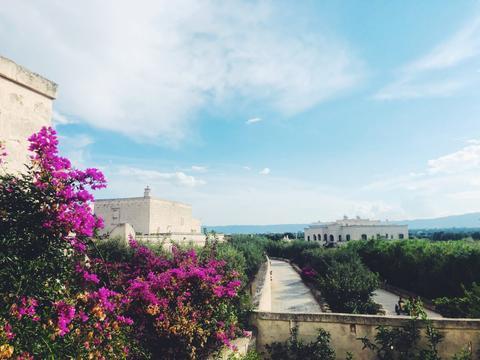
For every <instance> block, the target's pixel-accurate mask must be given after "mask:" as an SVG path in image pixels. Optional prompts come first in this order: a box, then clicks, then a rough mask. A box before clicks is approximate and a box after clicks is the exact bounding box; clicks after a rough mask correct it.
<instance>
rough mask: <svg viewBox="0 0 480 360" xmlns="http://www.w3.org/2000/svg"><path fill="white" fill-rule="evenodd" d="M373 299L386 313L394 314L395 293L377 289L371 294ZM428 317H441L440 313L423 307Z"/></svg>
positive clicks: (396, 298) (396, 296) (396, 297)
mask: <svg viewBox="0 0 480 360" xmlns="http://www.w3.org/2000/svg"><path fill="white" fill-rule="evenodd" d="M373 301H375V302H376V303H377V304H380V305H382V306H383V309H384V310H385V314H386V315H396V313H395V304H397V303H398V295H395V294H393V293H391V292H389V291H386V290H383V289H378V290H376V291H375V293H374V294H373ZM425 311H426V313H427V315H428V317H429V318H441V317H442V315H440V314H438V313H436V312H433V311H431V310H427V309H425Z"/></svg>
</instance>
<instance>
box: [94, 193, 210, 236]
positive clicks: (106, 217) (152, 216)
mask: <svg viewBox="0 0 480 360" xmlns="http://www.w3.org/2000/svg"><path fill="white" fill-rule="evenodd" d="M94 211H95V215H97V216H100V217H101V218H103V221H104V222H105V228H104V229H103V231H102V233H101V234H110V233H112V231H113V230H114V229H115V228H116V227H118V226H120V225H123V224H130V225H131V226H132V227H133V229H134V231H135V233H136V234H137V238H139V239H142V240H145V241H152V242H153V241H158V240H162V239H167V240H173V241H180V242H181V241H192V242H195V243H204V242H205V235H204V234H202V230H201V225H200V221H199V220H197V219H194V218H193V217H192V207H191V205H187V204H183V203H180V202H176V201H169V200H163V199H158V198H155V197H152V196H150V188H149V187H147V188H146V189H145V192H144V195H143V197H133V198H120V199H97V200H95V205H94Z"/></svg>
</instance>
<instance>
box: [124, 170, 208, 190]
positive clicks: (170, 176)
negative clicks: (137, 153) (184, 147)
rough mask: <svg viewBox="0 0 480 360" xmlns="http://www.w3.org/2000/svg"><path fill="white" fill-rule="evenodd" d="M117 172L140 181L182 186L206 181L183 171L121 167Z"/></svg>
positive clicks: (191, 185) (193, 185) (190, 185)
mask: <svg viewBox="0 0 480 360" xmlns="http://www.w3.org/2000/svg"><path fill="white" fill-rule="evenodd" d="M116 173H117V174H118V175H120V176H125V177H130V178H134V179H135V181H138V182H148V183H152V182H160V183H162V182H166V183H170V184H173V185H178V186H182V187H196V186H199V185H204V184H205V183H206V182H205V181H203V180H200V179H197V178H196V177H194V176H191V175H187V174H185V173H184V172H183V171H176V172H160V171H157V170H148V169H140V168H135V167H126V166H125V167H120V168H119V169H118V171H116Z"/></svg>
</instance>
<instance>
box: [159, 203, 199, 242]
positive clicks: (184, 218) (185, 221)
mask: <svg viewBox="0 0 480 360" xmlns="http://www.w3.org/2000/svg"><path fill="white" fill-rule="evenodd" d="M169 232H176V233H197V234H199V233H201V228H200V222H199V221H198V220H196V219H193V217H192V207H191V206H190V205H187V204H182V203H180V202H176V201H167V200H161V199H153V198H152V199H150V233H169Z"/></svg>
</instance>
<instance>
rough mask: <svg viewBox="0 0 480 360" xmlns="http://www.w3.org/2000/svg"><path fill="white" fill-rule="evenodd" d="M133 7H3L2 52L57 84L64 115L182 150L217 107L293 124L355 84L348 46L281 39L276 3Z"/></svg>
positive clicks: (300, 37)
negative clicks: (254, 109)
mask: <svg viewBox="0 0 480 360" xmlns="http://www.w3.org/2000/svg"><path fill="white" fill-rule="evenodd" d="M136 4H137V5H136V6H133V7H132V6H131V4H130V3H127V2H121V1H120V2H119V1H115V0H106V1H101V2H98V1H95V0H85V1H80V2H76V3H75V5H72V4H67V3H65V2H58V1H56V2H51V3H48V4H40V3H39V2H37V1H34V0H18V1H15V2H11V3H10V4H9V6H2V7H0V22H1V23H4V24H8V27H9V31H2V32H0V43H1V44H2V51H4V53H7V54H9V56H11V57H12V58H13V59H14V60H16V61H18V62H19V63H21V64H23V65H26V66H27V67H29V68H31V69H34V70H35V71H38V72H40V73H42V74H43V75H45V76H47V77H49V78H51V79H53V80H55V81H56V82H57V83H59V84H60V89H61V96H59V98H58V100H57V102H56V106H57V109H59V111H60V112H61V113H67V114H72V115H73V116H74V117H75V118H76V119H81V120H82V121H83V122H87V123H89V124H90V125H91V126H94V127H98V128H102V129H108V130H111V131H115V132H120V133H123V134H125V135H126V136H129V137H132V138H135V139H138V140H141V141H150V142H156V143H158V141H157V140H158V139H159V138H160V139H162V140H165V141H163V143H171V144H172V143H173V144H178V143H180V140H181V139H182V138H184V137H185V136H187V134H188V131H189V129H191V126H190V125H191V122H192V121H194V119H195V118H196V117H197V116H196V115H197V114H198V113H199V112H200V111H201V110H202V109H205V108H210V107H212V106H215V104H219V103H224V102H222V100H223V99H232V98H237V97H238V98H242V99H245V100H246V101H250V102H252V101H253V102H261V103H262V104H263V105H264V106H266V107H268V108H270V109H272V110H273V111H276V112H279V113H282V114H286V115H290V114H295V113H298V112H301V111H304V110H306V109H308V108H310V107H312V106H315V105H316V104H319V103H321V102H322V101H326V100H328V99H330V98H332V97H335V96H337V95H339V94H341V93H342V92H344V91H345V90H348V89H351V88H352V87H354V86H355V85H356V84H358V82H359V80H360V79H361V78H362V76H363V70H362V65H361V61H359V60H358V58H357V57H356V56H355V54H353V51H351V50H350V47H349V45H348V44H347V43H346V42H345V41H343V40H341V39H339V38H337V37H335V36H333V35H332V31H328V32H327V31H322V32H321V31H313V30H312V31H310V32H308V31H307V32H303V31H297V32H296V31H293V30H292V29H293V28H294V27H289V28H288V29H287V28H285V26H283V25H282V24H280V23H279V22H278V18H279V16H278V12H279V11H280V10H279V9H278V8H277V4H276V2H268V1H249V2H244V1H240V0H234V1H227V2H218V1H213V0H207V1H202V2H201V3H199V2H197V1H195V0H182V1H175V2H172V1H168V0H160V1H152V0H139V1H138V2H137V3H136ZM85 19H88V21H87V22H86V21H85ZM290 20H292V19H290ZM302 21H303V19H302ZM12 34H16V36H12ZM92 39H95V41H92ZM19 43H22V44H23V46H21V47H19V46H18V44H19ZM44 44H48V51H44V50H45V49H44ZM125 49H128V51H125ZM225 103H228V102H225ZM57 118H58V119H60V117H57ZM60 121H62V120H60Z"/></svg>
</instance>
